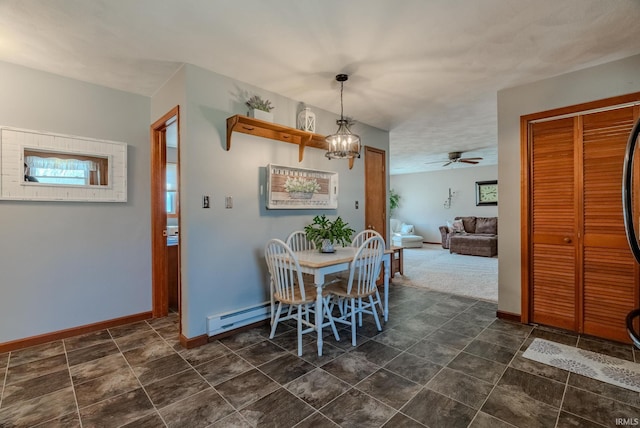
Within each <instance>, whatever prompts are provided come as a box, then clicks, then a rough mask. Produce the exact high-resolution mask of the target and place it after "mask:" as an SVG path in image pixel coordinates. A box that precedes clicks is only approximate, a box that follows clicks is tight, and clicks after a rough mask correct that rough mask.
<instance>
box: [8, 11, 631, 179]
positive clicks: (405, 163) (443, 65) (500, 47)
mask: <svg viewBox="0 0 640 428" xmlns="http://www.w3.org/2000/svg"><path fill="white" fill-rule="evenodd" d="M639 22H640V1H638V0H608V1H604V0H535V1H532V0H530V1H515V0H482V1H480V0H395V1H391V0H242V1H237V0H0V60H2V61H7V62H11V63H16V64H20V65H24V66H27V67H32V68H36V69H40V70H44V71H48V72H52V73H56V74H60V75H63V76H68V77H71V78H74V79H79V80H83V81H87V82H92V83H97V84H100V85H104V86H108V87H112V88H117V89H122V90H125V91H129V92H134V93H137V94H142V95H147V96H151V95H152V94H153V93H154V92H155V91H156V90H158V88H160V87H161V86H162V85H163V84H164V83H165V82H166V81H167V80H168V79H169V78H170V77H171V75H172V74H173V73H174V72H175V71H176V70H177V69H178V68H179V67H180V65H181V64H182V63H190V64H194V65H197V66H200V67H203V68H206V69H209V70H212V71H215V72H217V73H220V74H223V75H227V76H231V77H233V78H235V79H238V80H240V81H244V82H247V83H250V84H252V85H255V86H258V87H261V88H264V89H266V90H268V91H272V92H276V93H279V94H282V95H284V96H287V97H289V98H292V99H296V100H300V101H303V102H305V103H307V104H310V105H315V106H318V107H320V108H323V109H326V110H330V111H333V112H335V113H339V110H340V101H339V100H340V95H339V90H338V88H339V86H338V85H337V83H336V82H335V75H336V74H337V73H347V74H349V75H350V78H349V81H348V82H346V83H345V89H344V108H345V114H346V115H348V116H350V117H353V118H354V119H356V120H357V121H359V122H364V123H367V124H369V125H373V126H376V127H379V128H381V129H385V130H389V131H390V136H391V147H390V165H391V173H392V174H394V173H409V172H419V171H428V170H433V169H439V168H441V167H442V166H441V164H440V163H439V162H435V161H440V160H442V161H443V162H442V163H444V160H446V159H447V153H448V152H451V151H463V152H465V153H464V156H465V157H475V156H482V157H484V160H483V161H482V162H481V163H480V164H479V165H490V164H495V163H497V120H496V92H497V91H498V90H500V89H503V88H508V87H512V86H516V85H520V84H523V83H527V82H532V81H536V80H539V79H542V78H546V77H551V76H555V75H558V74H562V73H566V72H569V71H574V70H578V69H581V68H586V67H590V66H594V65H597V64H601V63H605V62H609V61H613V60H616V59H620V58H624V57H628V56H631V55H635V54H638V53H640V25H638V23H639ZM639 71H640V70H639ZM354 131H355V132H357V126H355V127H354ZM365 144H366V142H365ZM434 162H435V163H434ZM461 166H463V165H456V167H461Z"/></svg>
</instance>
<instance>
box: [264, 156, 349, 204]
mask: <svg viewBox="0 0 640 428" xmlns="http://www.w3.org/2000/svg"><path fill="white" fill-rule="evenodd" d="M267 208H268V209H336V208H338V173H337V172H332V171H318V170H314V169H306V168H294V167H289V166H282V165H273V164H269V165H267Z"/></svg>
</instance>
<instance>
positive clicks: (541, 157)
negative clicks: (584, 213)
mask: <svg viewBox="0 0 640 428" xmlns="http://www.w3.org/2000/svg"><path fill="white" fill-rule="evenodd" d="M576 126H577V120H576V119H574V118H565V119H558V120H551V121H547V122H539V123H534V124H532V125H531V128H530V132H531V135H530V138H531V141H532V144H531V152H530V162H531V164H530V171H531V181H530V185H531V188H530V192H531V193H530V194H531V213H530V216H531V219H530V221H531V226H532V227H531V240H530V243H531V249H530V256H531V262H530V275H531V278H530V284H531V288H530V290H531V294H532V296H531V298H530V302H531V303H530V304H531V310H530V314H531V321H532V322H534V323H540V324H546V325H551V326H555V327H560V328H564V329H570V330H576V329H577V327H578V325H577V313H578V309H579V308H578V305H579V299H577V298H576V297H577V292H576V284H578V283H579V276H578V275H579V273H580V270H579V264H578V263H579V261H578V258H577V247H576V245H577V242H578V237H579V235H578V233H577V231H578V230H579V223H578V220H577V219H579V218H580V216H579V215H577V214H578V210H577V199H576V197H577V195H576V192H575V189H576V181H577V179H576V177H579V175H578V176H576V171H577V169H576V163H579V158H578V159H576V156H577V153H576V150H575V144H574V143H575V137H574V135H575V128H576ZM576 160H578V162H576Z"/></svg>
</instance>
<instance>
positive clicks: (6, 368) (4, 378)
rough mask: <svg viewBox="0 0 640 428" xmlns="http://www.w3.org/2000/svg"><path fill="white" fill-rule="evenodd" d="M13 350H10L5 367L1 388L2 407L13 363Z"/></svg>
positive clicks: (0, 399)
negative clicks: (10, 365)
mask: <svg viewBox="0 0 640 428" xmlns="http://www.w3.org/2000/svg"><path fill="white" fill-rule="evenodd" d="M12 353H13V351H11V352H9V354H8V355H7V366H6V367H5V368H4V376H2V389H0V409H2V399H3V398H4V390H5V388H6V386H7V378H8V377H9V364H10V363H11V354H12Z"/></svg>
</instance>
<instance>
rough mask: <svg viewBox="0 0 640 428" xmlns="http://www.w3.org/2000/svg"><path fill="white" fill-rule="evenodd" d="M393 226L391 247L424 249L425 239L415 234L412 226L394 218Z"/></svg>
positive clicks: (391, 223)
mask: <svg viewBox="0 0 640 428" xmlns="http://www.w3.org/2000/svg"><path fill="white" fill-rule="evenodd" d="M390 225H391V245H393V246H396V247H403V248H422V241H424V238H423V237H422V236H420V235H416V234H415V228H414V227H413V225H412V224H406V223H403V222H401V221H400V220H397V219H395V218H392V219H391V221H390Z"/></svg>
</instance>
